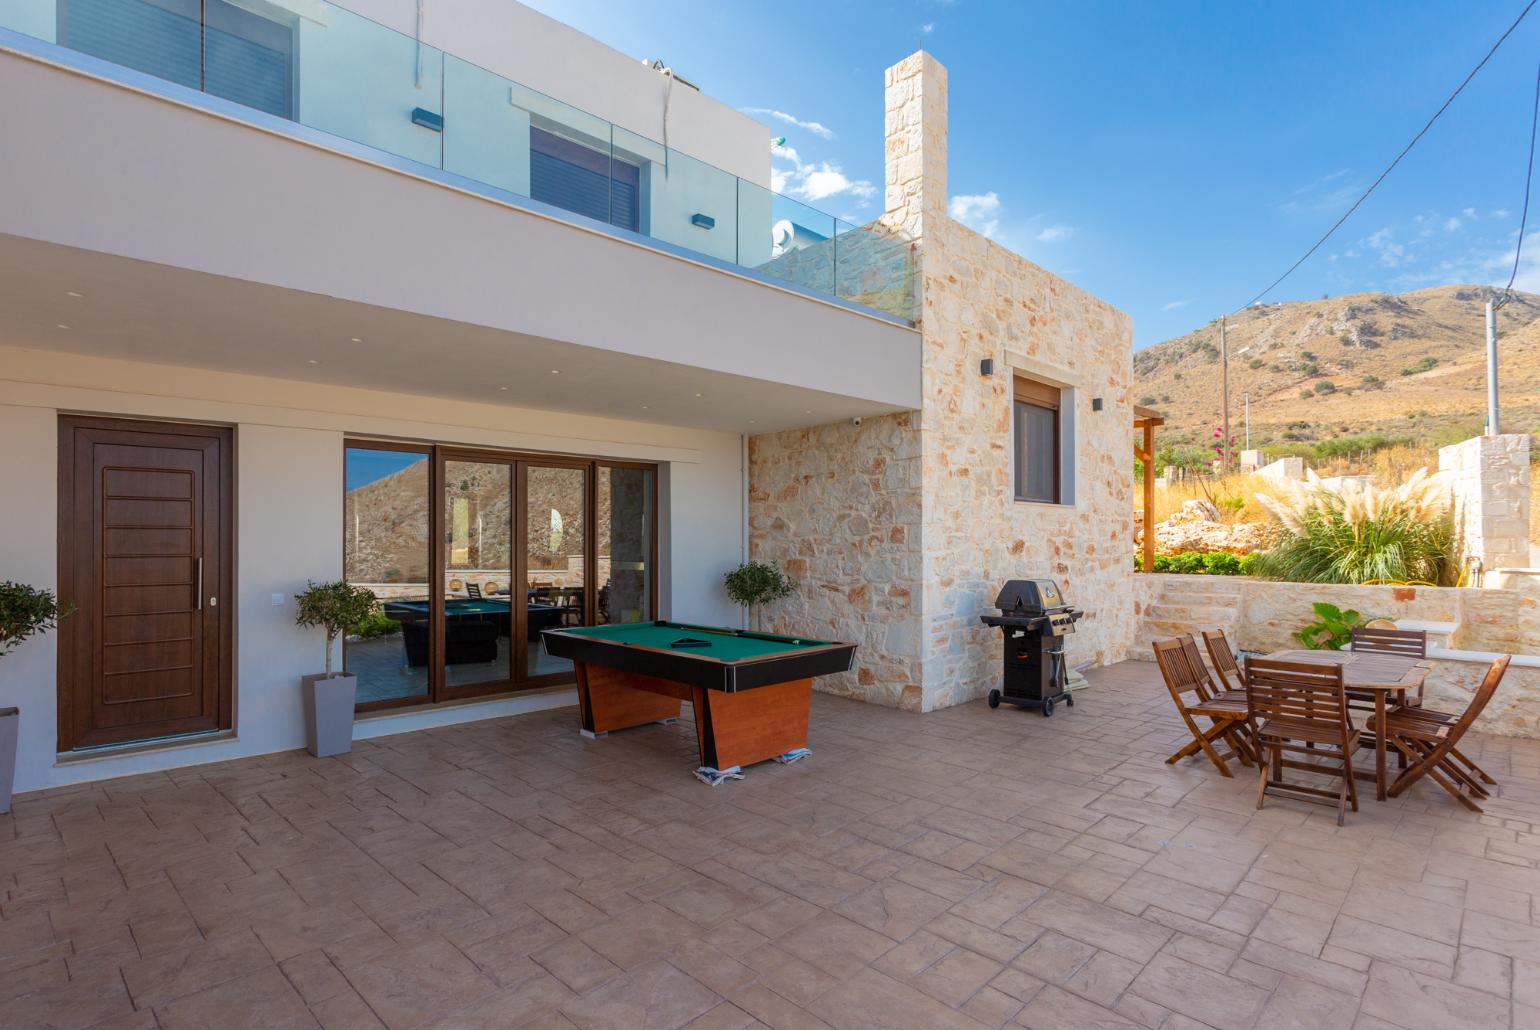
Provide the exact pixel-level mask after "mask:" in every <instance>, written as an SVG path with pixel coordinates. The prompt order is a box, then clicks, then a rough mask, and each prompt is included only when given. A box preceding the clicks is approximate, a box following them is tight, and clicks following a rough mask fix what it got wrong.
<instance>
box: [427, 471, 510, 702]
mask: <svg viewBox="0 0 1540 1030" xmlns="http://www.w3.org/2000/svg"><path fill="white" fill-rule="evenodd" d="M514 467H515V466H514V465H513V464H512V463H510V462H494V461H462V460H459V459H453V458H446V459H445V461H444V473H443V479H444V532H443V537H444V574H443V579H442V582H443V598H444V631H443V639H444V686H445V688H446V690H447V692H448V694H449V695H450V696H455V695H456V694H457V693H463V691H461V690H459V688H463V687H474V686H481V685H483V684H507V683H509V682H511V681H512V680H513V679H514V676H513V654H514V647H513V639H514V638H513V622H514V611H513V603H512V600H513V596H514V595H513V592H512V591H511V590H510V587H511V585H512V583H513V478H514Z"/></svg>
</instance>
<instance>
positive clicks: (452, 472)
mask: <svg viewBox="0 0 1540 1030" xmlns="http://www.w3.org/2000/svg"><path fill="white" fill-rule="evenodd" d="M344 475H345V500H344V509H345V515H344V518H345V522H346V526H345V529H344V553H345V560H344V565H345V576H346V578H347V580H348V582H350V583H353V584H355V585H360V586H365V587H367V588H368V589H369V590H370V591H372V592H373V593H374V595H375V596H376V597H377V598H378V599H379V605H378V607H377V608H376V610H375V612H374V613H373V614H372V615H371V616H370V618H369V619H367V620H365V622H363V623H361V624H360V625H358V626H356V627H353V628H352V629H351V630H350V631H349V633H348V635H347V641H346V645H345V648H346V650H345V658H344V660H345V662H346V668H347V669H348V671H349V672H352V673H354V674H356V675H357V676H358V678H359V687H358V704H359V708H360V709H375V708H387V707H394V706H399V705H410V704H424V703H432V702H439V701H452V700H460V699H464V698H469V697H479V696H485V695H488V694H496V693H505V692H508V691H514V690H524V689H530V688H536V687H546V686H555V685H560V684H563V683H567V682H570V681H571V678H572V664H571V663H570V662H568V661H566V660H565V659H560V658H552V657H550V656H549V655H547V654H546V653H545V649H544V648H543V647H542V646H541V636H540V634H541V632H542V631H543V630H547V629H560V628H570V627H573V626H589V625H595V624H604V623H611V622H637V621H642V620H646V619H653V618H656V617H657V615H656V608H657V600H656V598H657V584H656V582H655V576H654V563H655V556H656V553H657V516H656V511H657V470H656V468H655V467H654V466H651V465H641V464H634V463H627V462H610V461H601V460H597V459H592V458H552V457H538V456H533V455H515V454H506V453H497V452H485V451H470V450H465V449H461V448H449V447H435V446H431V445H423V446H418V445H407V444H385V443H366V442H359V443H353V442H350V443H349V444H348V445H347V449H346V467H345V473H344Z"/></svg>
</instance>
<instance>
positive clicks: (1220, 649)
mask: <svg viewBox="0 0 1540 1030" xmlns="http://www.w3.org/2000/svg"><path fill="white" fill-rule="evenodd" d="M1203 646H1204V647H1206V648H1208V656H1209V659H1210V660H1211V661H1212V662H1213V663H1214V671H1215V672H1216V673H1218V674H1219V678H1220V680H1222V681H1223V682H1224V685H1225V686H1226V687H1227V688H1229V687H1231V686H1232V684H1233V689H1236V690H1244V689H1245V686H1246V678H1245V677H1244V676H1242V675H1241V665H1240V663H1239V662H1237V661H1236V660H1235V652H1234V651H1232V650H1231V649H1230V638H1229V637H1227V636H1225V631H1224V630H1222V629H1206V630H1204V631H1203Z"/></svg>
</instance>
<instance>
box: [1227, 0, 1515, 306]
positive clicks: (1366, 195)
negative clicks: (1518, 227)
mask: <svg viewBox="0 0 1540 1030" xmlns="http://www.w3.org/2000/svg"><path fill="white" fill-rule="evenodd" d="M1537 3H1540V0H1529V3H1528V4H1527V5H1525V7H1524V10H1523V11H1521V12H1520V13H1519V16H1518V17H1517V18H1515V19H1514V21H1513V24H1512V25H1509V26H1508V29H1507V31H1506V32H1504V33H1503V34H1502V35H1501V36H1499V37H1497V42H1496V43H1493V44H1492V49H1490V50H1488V51H1487V53H1486V56H1485V57H1483V58H1482V59H1481V60H1480V62H1479V63H1477V65H1476V67H1474V68H1472V69H1471V71H1470V74H1469V75H1467V76H1465V79H1464V81H1463V82H1461V83H1460V85H1459V86H1458V87H1456V88H1455V91H1454V92H1453V93H1451V94H1449V99H1448V100H1445V101H1444V102H1443V104H1442V105H1440V107H1439V109H1438V110H1437V111H1435V112H1433V117H1432V118H1429V119H1428V121H1427V124H1425V125H1424V126H1423V127H1422V128H1421V129H1419V130H1418V132H1417V135H1415V136H1413V137H1412V141H1411V142H1410V143H1408V144H1407V145H1406V146H1405V147H1403V148H1402V149H1401V153H1399V154H1397V155H1396V159H1395V160H1394V161H1392V162H1390V165H1389V166H1388V167H1386V169H1385V170H1384V171H1383V172H1381V173H1380V175H1379V178H1377V179H1375V180H1374V182H1373V183H1372V184H1371V185H1370V186H1369V188H1368V189H1366V190H1364V192H1363V195H1362V196H1361V197H1359V198H1358V199H1357V200H1355V201H1354V202H1353V206H1352V207H1350V208H1348V209H1347V212H1346V213H1345V214H1344V215H1343V216H1342V217H1341V218H1339V219H1337V221H1336V222H1335V223H1334V224H1333V225H1332V227H1331V228H1330V229H1327V230H1326V235H1324V236H1322V237H1321V238H1320V239H1318V240H1316V241H1315V245H1314V246H1312V247H1311V248H1310V249H1309V250H1307V251H1305V253H1304V256H1303V257H1301V258H1300V259H1299V260H1298V261H1296V262H1294V263H1293V264H1292V265H1290V266H1289V270H1288V271H1287V272H1284V273H1283V274H1282V275H1280V276H1279V277H1278V278H1276V279H1274V280H1273V281H1272V283H1270V284H1269V285H1268V287H1267V289H1265V290H1263V291H1262V292H1261V293H1259V294H1257V295H1256V296H1255V297H1253V298H1251V299H1250V300H1249V301H1247V302H1246V303H1245V305H1243V306H1244V307H1248V308H1249V307H1251V305H1253V304H1255V303H1256V302H1257V301H1259V300H1261V299H1262V298H1263V297H1265V296H1267V295H1268V294H1269V293H1271V292H1273V290H1274V289H1275V288H1276V287H1277V286H1278V284H1279V283H1281V282H1283V281H1284V280H1285V279H1287V278H1288V277H1289V276H1291V275H1293V274H1294V272H1295V271H1296V270H1297V269H1298V268H1299V266H1300V265H1302V264H1304V263H1305V262H1306V261H1308V260H1309V259H1310V255H1312V254H1314V253H1315V252H1316V251H1318V250H1320V249H1321V245H1322V244H1324V243H1325V242H1326V241H1327V240H1329V239H1331V236H1332V234H1333V233H1335V232H1336V231H1337V230H1338V229H1340V228H1342V223H1343V222H1346V221H1347V220H1348V219H1349V218H1350V217H1352V214H1353V212H1354V211H1357V210H1358V208H1359V207H1360V206H1361V205H1362V204H1363V202H1364V201H1366V200H1368V199H1369V194H1371V193H1373V192H1374V191H1375V189H1377V188H1378V187H1379V184H1380V183H1382V182H1384V181H1385V177H1386V176H1388V175H1389V174H1390V173H1391V172H1393V171H1395V168H1396V165H1398V164H1400V163H1401V159H1402V158H1404V157H1406V155H1407V154H1409V153H1411V150H1412V148H1413V147H1415V146H1416V145H1417V142H1418V141H1419V140H1421V139H1422V137H1423V136H1425V135H1427V133H1428V130H1429V129H1431V128H1433V123H1434V122H1436V121H1438V119H1439V116H1440V115H1442V114H1443V113H1444V112H1445V111H1447V110H1448V109H1449V105H1450V104H1452V103H1454V101H1455V98H1456V97H1458V96H1459V95H1460V94H1461V93H1462V92H1463V91H1464V90H1465V87H1466V86H1468V85H1470V81H1471V79H1474V78H1475V77H1476V73H1477V72H1479V71H1481V69H1482V68H1484V67H1486V63H1487V62H1488V61H1490V60H1491V59H1492V55H1493V54H1495V53H1497V50H1498V48H1499V47H1501V46H1502V45H1503V43H1504V42H1506V41H1507V39H1508V37H1509V36H1511V35H1513V30H1514V29H1516V28H1518V27H1519V23H1520V22H1522V21H1523V20H1524V19H1525V18H1527V17H1528V16H1529V12H1530V11H1532V10H1533V9H1534V7H1535V4H1537ZM1520 242H1522V240H1521V241H1520Z"/></svg>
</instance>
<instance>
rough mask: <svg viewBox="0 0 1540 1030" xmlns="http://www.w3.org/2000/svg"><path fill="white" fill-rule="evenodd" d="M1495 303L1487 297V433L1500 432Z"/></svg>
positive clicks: (1494, 433) (1492, 434)
mask: <svg viewBox="0 0 1540 1030" xmlns="http://www.w3.org/2000/svg"><path fill="white" fill-rule="evenodd" d="M1497 307H1498V305H1497V304H1494V303H1493V302H1492V298H1491V297H1490V296H1488V297H1487V435H1488V436H1497V435H1498V434H1500V433H1501V432H1502V428H1501V427H1500V426H1499V424H1498V416H1497Z"/></svg>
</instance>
